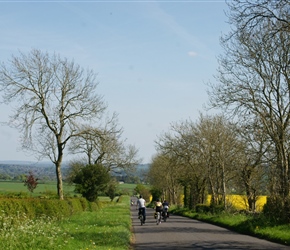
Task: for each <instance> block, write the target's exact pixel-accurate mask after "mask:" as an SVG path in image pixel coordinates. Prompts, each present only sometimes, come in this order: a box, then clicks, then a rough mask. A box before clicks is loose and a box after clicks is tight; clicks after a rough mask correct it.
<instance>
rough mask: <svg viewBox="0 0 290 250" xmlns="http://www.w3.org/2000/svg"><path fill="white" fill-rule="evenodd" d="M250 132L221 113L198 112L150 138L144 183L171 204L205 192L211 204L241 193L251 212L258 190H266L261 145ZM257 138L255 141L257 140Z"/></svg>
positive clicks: (198, 198)
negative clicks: (152, 151)
mask: <svg viewBox="0 0 290 250" xmlns="http://www.w3.org/2000/svg"><path fill="white" fill-rule="evenodd" d="M256 140H257V138H256V137H254V136H253V134H252V131H249V130H246V129H244V128H241V127H238V126H237V124H232V123H230V122H228V120H227V119H226V118H225V117H224V116H219V115H216V116H203V115H200V118H199V120H198V121H197V122H193V121H190V120H186V121H182V122H179V123H176V124H172V125H171V129H170V131H169V132H166V133H164V134H163V135H161V136H160V137H159V138H158V140H157V141H156V145H157V151H158V154H157V156H156V157H155V158H154V159H153V163H152V165H151V168H150V172H149V177H150V182H151V183H152V184H153V185H154V186H155V187H156V188H158V189H159V190H162V191H163V192H162V193H163V195H164V196H165V198H166V199H168V200H170V202H171V203H175V204H177V203H178V202H179V200H178V199H179V197H180V194H184V196H185V198H184V205H185V206H186V207H189V208H194V207H195V206H196V205H197V204H200V203H204V202H205V200H206V196H207V194H211V195H212V196H211V197H212V201H211V203H212V204H213V205H220V204H224V206H226V205H227V202H226V195H227V194H228V193H239V194H247V201H248V204H249V210H251V211H255V202H256V200H257V197H258V196H259V195H262V194H263V195H264V194H265V193H266V192H267V184H268V183H267V182H266V180H267V181H269V179H268V172H269V168H270V167H271V166H269V165H267V164H266V162H267V161H266V154H265V152H266V151H265V149H266V146H265V145H264V144H263V142H261V141H260V142H257V141H256ZM258 143H260V145H258Z"/></svg>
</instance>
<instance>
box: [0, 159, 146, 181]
mask: <svg viewBox="0 0 290 250" xmlns="http://www.w3.org/2000/svg"><path fill="white" fill-rule="evenodd" d="M149 166H150V165H149V164H140V165H138V166H137V167H136V171H135V172H134V173H127V172H125V171H123V170H119V171H117V172H115V173H114V174H113V175H114V176H116V177H118V179H127V177H130V178H132V177H137V178H139V179H140V180H143V179H144V177H146V176H147V172H148V170H149ZM68 170H69V165H68V163H66V162H64V163H63V164H62V175H63V178H64V179H65V178H66V176H67V173H68ZM30 171H31V172H32V173H33V174H34V175H35V176H36V177H37V178H39V179H43V180H56V173H55V166H54V164H53V163H52V162H30V161H0V179H4V180H11V179H17V178H18V177H19V176H21V175H28V174H29V172H30Z"/></svg>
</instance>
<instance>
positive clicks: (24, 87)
mask: <svg viewBox="0 0 290 250" xmlns="http://www.w3.org/2000/svg"><path fill="white" fill-rule="evenodd" d="M96 87H97V82H96V74H95V73H94V72H93V71H91V70H87V71H85V70H84V69H82V68H81V67H80V66H79V65H77V64H76V63H74V61H69V60H68V59H66V58H61V57H60V56H59V55H56V54H53V55H49V54H48V53H43V52H41V51H40V50H37V49H33V50H31V52H30V53H27V54H24V53H21V52H20V55H19V56H14V55H13V56H12V59H11V60H10V61H9V62H7V63H6V64H4V63H2V64H1V68H0V88H1V91H2V94H3V95H2V96H3V100H4V101H5V102H6V103H12V104H13V105H14V106H15V109H14V114H13V115H11V116H10V120H9V123H8V124H9V125H10V126H13V127H16V128H17V129H19V131H20V132H21V133H22V134H23V137H22V147H23V149H28V150H32V151H34V152H36V153H37V155H38V156H39V158H43V157H48V158H49V159H50V160H51V161H52V162H53V163H54V164H55V169H56V177H57V192H58V195H59V198H60V199H63V198H64V197H63V187H62V173H61V165H62V161H63V156H64V150H65V147H66V145H67V144H68V142H69V141H70V140H71V138H73V137H75V136H79V135H80V134H82V132H83V131H82V129H81V127H80V124H89V123H90V122H96V121H98V120H99V119H100V118H101V117H102V114H103V112H104V111H105V110H106V108H107V107H106V105H105V104H104V102H103V100H102V97H101V96H99V95H98V94H97V93H96Z"/></svg>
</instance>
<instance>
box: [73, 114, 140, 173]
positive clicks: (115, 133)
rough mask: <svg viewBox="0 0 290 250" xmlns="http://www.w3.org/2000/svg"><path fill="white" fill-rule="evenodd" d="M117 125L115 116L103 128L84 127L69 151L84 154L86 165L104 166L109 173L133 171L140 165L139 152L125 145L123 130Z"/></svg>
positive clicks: (74, 139)
mask: <svg viewBox="0 0 290 250" xmlns="http://www.w3.org/2000/svg"><path fill="white" fill-rule="evenodd" d="M117 125H118V124H117V119H116V116H115V114H114V115H113V117H112V118H110V119H107V120H106V121H105V125H104V126H103V127H102V126H99V127H92V126H84V127H83V128H82V129H81V131H82V133H81V134H80V135H79V136H76V137H74V138H72V142H71V144H70V147H69V150H70V151H71V153H73V154H81V155H82V154H84V155H85V156H86V161H87V162H86V164H102V165H103V166H105V167H106V168H107V170H108V172H114V171H117V170H120V169H123V170H126V171H130V170H133V169H134V167H135V166H136V165H138V164H139V163H140V159H138V158H137V155H138V150H137V149H136V148H135V147H134V146H133V145H126V144H125V140H123V139H122V133H123V130H122V129H120V128H118V126H117Z"/></svg>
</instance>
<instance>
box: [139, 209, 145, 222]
mask: <svg viewBox="0 0 290 250" xmlns="http://www.w3.org/2000/svg"><path fill="white" fill-rule="evenodd" d="M144 214H145V208H139V220H140V223H141V226H142V225H143V224H145V216H144Z"/></svg>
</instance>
